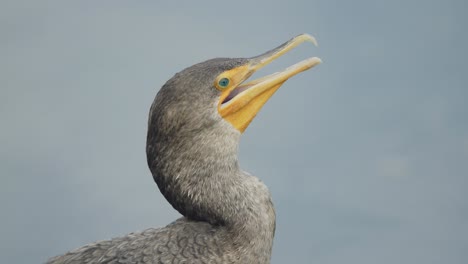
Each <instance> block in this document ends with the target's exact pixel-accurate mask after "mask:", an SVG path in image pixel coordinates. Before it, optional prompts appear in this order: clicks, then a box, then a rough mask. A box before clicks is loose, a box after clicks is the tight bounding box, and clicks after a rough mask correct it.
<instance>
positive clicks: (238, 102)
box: [218, 34, 322, 133]
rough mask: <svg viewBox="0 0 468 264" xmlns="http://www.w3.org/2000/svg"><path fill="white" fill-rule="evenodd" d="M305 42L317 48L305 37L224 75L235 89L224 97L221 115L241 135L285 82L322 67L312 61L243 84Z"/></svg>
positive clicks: (224, 93)
mask: <svg viewBox="0 0 468 264" xmlns="http://www.w3.org/2000/svg"><path fill="white" fill-rule="evenodd" d="M305 41H309V42H312V43H313V44H315V45H316V46H317V42H316V40H315V38H314V37H312V36H310V35H307V34H302V35H299V36H297V37H295V38H293V39H291V40H289V41H287V42H285V43H284V44H282V45H280V46H279V47H277V48H274V49H272V50H270V51H268V52H266V53H264V54H262V55H260V56H257V57H253V58H251V59H249V62H248V63H247V64H245V65H242V66H239V67H237V68H234V69H231V70H229V71H226V72H224V73H223V74H221V75H222V76H227V77H229V78H230V79H231V80H232V82H233V85H232V87H230V88H228V89H226V90H225V91H223V92H222V93H221V96H220V100H219V104H218V112H219V114H220V115H221V116H222V117H223V118H224V119H225V120H226V121H228V122H229V123H231V124H232V125H233V126H234V127H235V128H236V129H237V130H239V131H240V132H241V133H242V132H244V131H245V129H246V128H247V127H248V126H249V124H250V122H252V120H253V118H254V117H255V116H256V115H257V113H258V111H260V109H261V108H262V106H263V105H264V104H265V103H266V102H267V101H268V99H270V97H271V96H272V95H273V94H274V93H275V92H276V91H277V90H278V88H280V87H281V85H282V84H283V83H284V82H285V81H287V80H288V79H289V78H291V77H292V76H294V75H296V74H298V73H300V72H303V71H305V70H308V69H310V68H312V67H314V66H315V65H318V64H320V63H321V62H322V61H321V60H320V59H319V58H317V57H313V58H309V59H306V60H303V61H301V62H299V63H296V64H294V65H292V66H290V67H288V68H287V69H285V70H284V71H281V72H277V73H273V74H271V75H268V76H265V77H262V78H259V79H255V80H253V81H249V82H247V83H245V84H242V82H243V81H245V80H246V79H247V78H249V77H250V76H251V75H252V74H253V73H254V72H256V71H258V70H259V69H261V68H263V67H264V66H265V65H267V64H269V63H270V62H272V61H273V60H275V59H277V58H278V57H280V56H281V55H283V54H285V53H287V52H288V51H290V50H292V49H293V48H294V47H296V46H297V45H299V44H301V43H302V42H305Z"/></svg>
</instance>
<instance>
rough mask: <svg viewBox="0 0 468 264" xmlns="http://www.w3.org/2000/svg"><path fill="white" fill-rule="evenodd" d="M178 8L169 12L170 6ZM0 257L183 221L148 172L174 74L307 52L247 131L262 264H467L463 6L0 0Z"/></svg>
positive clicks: (25, 257) (32, 259) (34, 259)
mask: <svg viewBox="0 0 468 264" xmlns="http://www.w3.org/2000/svg"><path fill="white" fill-rule="evenodd" d="M176 2H177V3H176ZM0 3H1V6H0V20H1V23H0V33H1V39H0V176H1V180H0V209H1V211H0V212H1V224H0V262H1V263H41V262H43V261H45V260H46V259H47V258H48V257H51V256H54V255H57V254H62V253H64V252H66V251H67V250H70V249H73V248H76V247H78V246H81V245H83V244H85V243H89V242H93V241H95V240H101V239H106V238H111V237H115V236H120V235H124V234H126V233H129V232H132V231H137V230H142V229H145V228H148V227H158V226H164V225H166V224H168V223H169V222H171V221H173V220H175V219H176V218H178V217H179V215H178V214H177V213H176V211H175V210H173V209H172V208H171V206H170V205H169V204H168V203H167V202H166V201H165V200H164V198H163V197H162V195H161V194H160V193H159V191H158V189H157V187H156V185H155V183H154V182H153V179H152V177H151V175H150V172H149V170H148V169H147V165H146V157H145V137H146V122H147V114H148V110H149V107H150V104H151V102H152V100H153V98H154V96H155V94H156V92H157V91H158V89H159V87H161V85H162V84H164V82H165V81H166V80H168V79H169V78H170V77H172V76H173V74H175V73H176V72H178V71H180V70H182V69H183V68H185V67H187V66H190V65H192V64H195V63H197V62H200V61H203V60H206V59H210V58H213V57H247V56H253V55H257V54H260V53H262V52H264V51H266V50H268V49H270V48H273V47H275V46H277V45H278V44H280V43H282V42H284V41H286V40H288V39H289V38H291V37H293V36H295V35H297V34H300V33H303V32H307V33H310V34H312V35H314V36H316V38H317V40H318V42H319V45H320V46H319V47H318V48H315V47H313V46H312V45H310V44H304V45H302V46H300V47H299V48H298V49H297V50H295V51H293V52H292V53H290V54H288V55H287V56H285V57H283V58H282V59H280V60H279V61H277V62H275V63H274V64H273V65H271V67H268V68H267V69H266V70H264V71H262V73H263V74H266V73H270V72H272V71H275V70H279V69H282V68H285V67H287V66H289V65H290V64H292V63H295V62H298V61H299V60H302V59H304V58H307V57H311V56H319V57H321V58H322V59H323V61H324V63H323V64H321V65H319V66H318V67H316V68H315V69H313V70H311V71H308V72H305V73H303V74H300V75H298V76H296V77H294V78H293V79H291V80H289V81H288V82H287V83H286V84H285V85H284V86H283V87H282V88H281V89H280V90H279V91H278V93H277V94H276V95H275V96H274V97H273V98H272V99H271V100H270V102H269V103H267V105H266V106H265V108H264V109H263V110H262V111H261V113H260V114H259V115H258V116H257V118H256V119H255V120H254V122H253V123H252V125H251V126H250V127H249V128H248V129H247V131H246V133H245V134H244V136H243V139H242V143H241V149H240V161H241V165H242V167H243V168H244V169H245V170H247V171H249V172H251V173H252V174H254V175H257V176H259V177H260V178H261V179H262V180H263V181H264V182H265V183H266V184H267V185H268V186H269V188H270V190H271V192H272V195H273V199H274V202H275V205H276V210H277V217H278V219H277V233H276V237H275V243H274V251H273V259H272V263H359V264H364V263H372V264H374V263H379V264H382V263H392V264H393V263H451V264H455V263H467V260H468V195H467V191H466V189H467V187H468V180H467V177H468V117H467V115H468V106H467V102H466V101H467V99H468V88H467V85H466V82H467V81H468V78H467V74H468V71H467V61H468V56H467V54H468V53H467V51H466V49H467V47H468V37H467V31H466V28H467V26H468V19H467V16H466V11H467V10H468V4H467V3H468V2H467V1H465V0H460V1H456V0H452V1H442V0H428V1H422V0H421V1H416V0H406V1H403V0H394V1H381V0H377V1H376V0H354V1H334V0H320V1H313V0H305V1H255V2H254V1H240V0H237V1H229V2H221V1H211V2H208V1H205V2H203V3H202V2H201V1H173V2H171V3H170V2H169V1H149V0H146V1H108V0H103V1H33V0H30V1H22V0H16V1H13V0H12V1H0Z"/></svg>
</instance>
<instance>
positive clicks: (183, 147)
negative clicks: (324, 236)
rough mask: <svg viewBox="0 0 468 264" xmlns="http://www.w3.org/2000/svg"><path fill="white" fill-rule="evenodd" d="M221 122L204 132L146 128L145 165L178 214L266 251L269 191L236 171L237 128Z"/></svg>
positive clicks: (270, 230) (270, 229)
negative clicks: (148, 131)
mask: <svg viewBox="0 0 468 264" xmlns="http://www.w3.org/2000/svg"><path fill="white" fill-rule="evenodd" d="M224 125H229V124H222V123H221V124H215V125H214V127H212V128H211V129H210V130H209V132H206V133H204V132H203V131H198V133H187V134H185V135H184V133H177V134H171V135H168V134H166V135H161V134H158V132H157V131H153V132H152V133H148V139H147V140H148V141H147V158H148V165H149V167H150V170H151V172H152V174H153V178H154V180H155V181H156V183H157V185H158V187H159V189H160V190H161V192H162V194H163V195H164V197H165V198H166V199H167V200H168V201H169V203H170V204H171V205H172V206H173V207H174V208H175V209H176V210H177V211H179V212H180V213H181V214H182V215H184V216H185V217H187V218H188V219H192V220H196V221H205V222H208V223H210V224H212V225H215V226H225V227H226V229H227V230H228V232H229V233H230V234H233V235H232V236H231V237H232V238H233V239H235V240H237V239H240V240H239V241H244V242H243V243H245V241H251V242H252V243H258V244H261V245H263V246H264V247H266V248H264V250H267V251H271V245H272V241H273V236H274V229H275V212H274V208H273V204H272V202H271V198H270V194H269V191H268V189H267V187H266V186H265V185H264V184H263V183H262V182H261V181H260V180H259V179H258V178H256V177H253V176H251V175H248V174H246V173H245V172H243V171H242V170H240V168H239V164H238V159H237V151H238V144H239V138H240V133H239V132H238V131H232V130H233V129H232V127H229V128H226V127H223V126H224ZM218 126H219V127H218ZM226 131H231V132H229V133H228V132H226ZM254 240H260V242H258V241H254ZM233 243H237V242H236V241H234V242H233ZM239 244H240V243H239Z"/></svg>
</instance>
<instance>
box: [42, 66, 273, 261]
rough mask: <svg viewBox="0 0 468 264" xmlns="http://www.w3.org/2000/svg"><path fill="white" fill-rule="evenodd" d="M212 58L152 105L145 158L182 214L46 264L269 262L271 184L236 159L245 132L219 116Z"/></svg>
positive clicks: (173, 80)
mask: <svg viewBox="0 0 468 264" xmlns="http://www.w3.org/2000/svg"><path fill="white" fill-rule="evenodd" d="M248 60H249V59H213V60H209V61H206V62H203V63H199V64H196V65H194V66H192V67H189V68H187V69H185V70H183V71H181V72H179V73H177V74H176V75H175V76H174V77H173V78H171V79H170V80H169V81H168V82H167V83H166V84H165V85H164V86H163V87H162V88H161V90H160V91H159V92H158V95H157V96H156V98H155V100H154V102H153V105H152V106H151V110H150V114H149V122H148V135H147V147H146V153H147V161H148V166H149V168H150V170H151V172H152V174H153V177H154V180H155V182H156V183H157V185H158V187H159V189H160V191H161V192H162V194H163V195H164V197H165V198H166V199H167V200H168V201H169V203H171V205H172V206H173V207H174V208H175V209H176V210H177V211H179V212H180V213H181V214H182V215H183V217H182V218H180V219H178V220H177V221H175V222H173V223H171V224H170V225H168V226H166V227H164V228H160V229H148V230H145V231H143V232H140V233H131V234H129V235H126V236H124V237H120V238H114V239H111V240H107V241H102V242H96V243H93V244H89V245H86V246H84V247H81V248H79V249H76V250H74V251H71V252H68V253H66V254H65V255H62V256H58V257H54V258H52V259H50V260H49V261H48V262H47V263H50V264H52V263H53V264H59V263H60V264H62V263H63V264H65V263H67V264H71V263H269V262H270V256H271V248H272V243H273V236H274V232H275V212H274V208H273V204H272V201H271V198H270V193H269V191H268V189H267V187H266V186H265V185H264V184H263V183H262V182H261V181H260V180H259V179H258V178H256V177H254V176H251V175H249V174H248V173H245V172H243V171H242V170H241V169H240V168H239V164H238V160H237V152H238V145H239V139H240V135H241V134H240V132H239V131H238V130H236V129H235V128H234V127H233V126H232V125H231V124H229V123H228V122H227V121H225V120H224V119H223V118H222V117H221V116H220V115H219V113H218V112H217V103H218V101H219V98H220V92H219V91H218V90H217V89H216V88H215V87H214V85H213V84H214V80H215V78H216V76H218V75H219V74H220V73H221V72H223V71H226V70H229V69H232V68H234V67H236V66H239V65H242V64H245V63H246V62H248Z"/></svg>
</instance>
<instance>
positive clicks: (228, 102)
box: [150, 34, 321, 134]
mask: <svg viewBox="0 0 468 264" xmlns="http://www.w3.org/2000/svg"><path fill="white" fill-rule="evenodd" d="M306 41H309V42H312V43H314V44H315V45H317V42H316V41H315V39H314V38H313V37H312V36H310V35H307V34H302V35H299V36H297V37H295V38H292V39H291V40H289V41H287V42H285V43H283V44H282V45H280V46H278V47H276V48H274V49H272V50H269V51H267V52H265V53H263V54H261V55H259V56H255V57H252V58H235V59H233V58H216V59H211V60H207V61H205V62H202V63H198V64H195V65H193V66H191V67H188V68H186V69H184V70H183V71H181V72H179V73H177V74H175V76H174V77H172V78H171V79H170V80H169V81H167V83H166V84H165V85H164V86H163V87H162V88H161V90H160V91H159V93H158V95H157V97H156V99H155V102H154V103H153V106H152V109H151V111H150V121H151V118H152V117H155V116H156V117H157V119H159V121H160V122H157V123H160V125H161V122H162V124H164V129H166V130H167V131H166V133H178V134H181V133H184V131H185V132H187V133H192V132H193V131H199V132H202V131H204V130H205V129H207V128H212V127H213V126H214V125H216V124H219V123H220V122H224V123H228V124H229V125H230V126H231V128H233V129H234V130H235V131H236V132H238V133H243V132H244V131H245V129H246V128H247V127H248V125H249V124H250V122H251V121H252V119H253V118H254V117H255V116H256V114H257V113H258V112H259V110H260V109H261V108H262V106H263V105H264V104H265V103H266V102H267V101H268V99H269V98H270V97H271V96H272V95H273V94H274V93H275V91H276V90H278V88H279V87H281V85H282V84H283V83H284V82H285V81H287V80H288V79H289V78H291V77H292V76H294V75H296V74H298V73H300V72H302V71H305V70H307V69H310V68H312V67H314V66H316V65H317V64H319V63H320V62H321V60H320V59H319V58H317V57H312V58H309V59H306V60H303V61H301V62H299V63H297V64H294V65H292V66H290V67H288V68H287V69H285V70H284V71H281V72H276V73H273V74H270V75H267V76H264V77H261V78H258V79H254V80H251V81H250V80H248V79H249V77H250V76H251V75H252V74H254V73H255V72H256V71H258V70H259V69H261V68H263V67H264V66H266V65H268V64H269V63H270V62H272V61H274V60H275V59H277V58H278V57H280V56H281V55H283V54H285V53H287V52H288V51H290V50H292V49H293V48H294V47H296V46H297V45H299V44H301V43H303V42H306ZM159 129H161V127H160V128H159ZM166 133H164V134H166Z"/></svg>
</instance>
